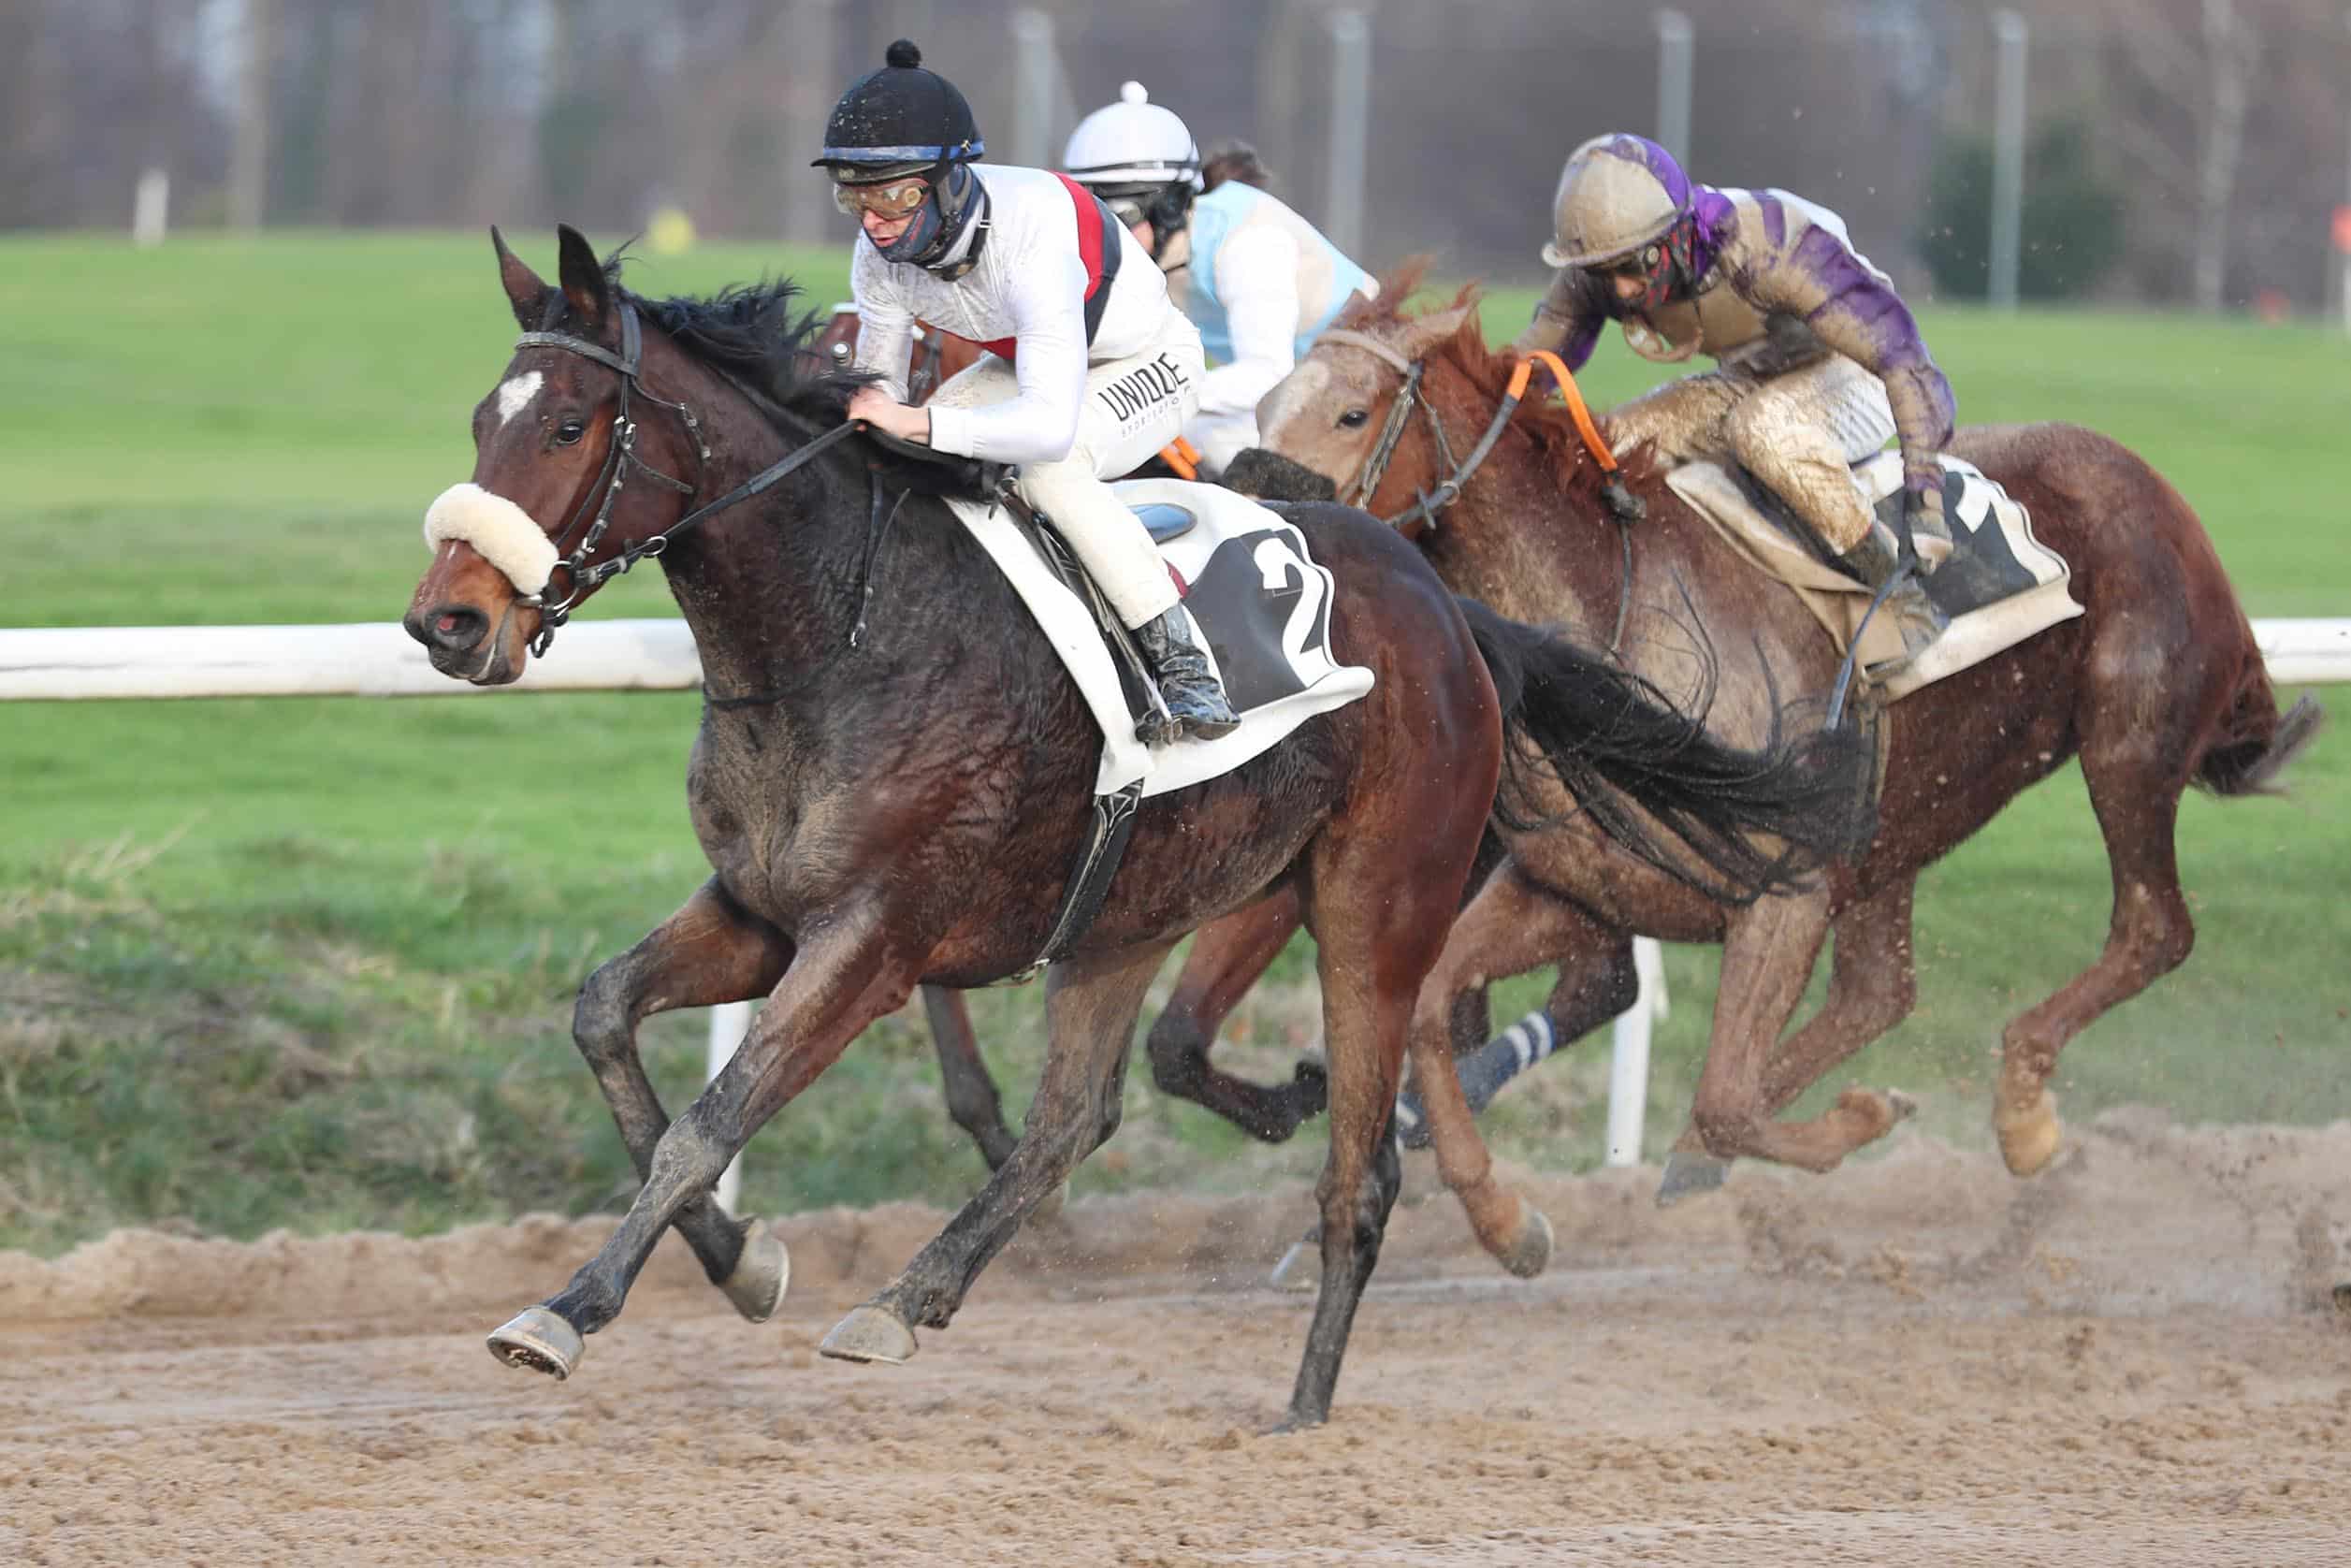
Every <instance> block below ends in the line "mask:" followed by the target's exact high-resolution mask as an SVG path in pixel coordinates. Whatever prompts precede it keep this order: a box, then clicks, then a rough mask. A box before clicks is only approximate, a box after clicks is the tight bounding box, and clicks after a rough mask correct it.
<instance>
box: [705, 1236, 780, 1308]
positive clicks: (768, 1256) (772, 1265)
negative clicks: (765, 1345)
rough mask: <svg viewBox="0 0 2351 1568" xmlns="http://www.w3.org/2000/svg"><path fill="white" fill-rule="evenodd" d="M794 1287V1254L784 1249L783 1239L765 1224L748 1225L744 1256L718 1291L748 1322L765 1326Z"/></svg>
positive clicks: (744, 1237)
mask: <svg viewBox="0 0 2351 1568" xmlns="http://www.w3.org/2000/svg"><path fill="white" fill-rule="evenodd" d="M718 1288H719V1289H721V1290H723V1291H725V1292H726V1293H727V1299H728V1300H730V1301H733V1303H734V1310H735V1311H736V1312H739V1313H741V1314H743V1315H744V1317H745V1318H746V1319H747V1321H749V1322H752V1323H764V1322H766V1321H767V1320H768V1319H769V1318H771V1317H773V1316H775V1315H776V1308H777V1307H779V1306H782V1305H783V1304H784V1292H785V1291H786V1290H787V1289H789V1288H791V1253H790V1252H789V1251H787V1250H786V1249H785V1247H784V1242H783V1238H781V1237H779V1236H777V1235H776V1233H775V1232H774V1231H772V1230H770V1229H768V1228H767V1226H766V1224H765V1223H764V1222H763V1221H761V1220H756V1219H755V1220H751V1221H749V1222H747V1225H746V1226H745V1228H744V1231H743V1253H742V1256H739V1257H737V1258H736V1259H735V1260H734V1272H733V1273H732V1274H729V1275H728V1276H727V1283H726V1284H724V1285H720V1286H719V1287H718Z"/></svg>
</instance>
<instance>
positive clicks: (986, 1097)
mask: <svg viewBox="0 0 2351 1568" xmlns="http://www.w3.org/2000/svg"><path fill="white" fill-rule="evenodd" d="M922 1011H923V1014H924V1016H926V1017H927V1018H929V1020H930V1021H931V1043H932V1045H933V1046H934V1047H935V1048H936V1050H937V1052H938V1072H939V1078H940V1080H941V1082H943V1083H944V1085H945V1087H946V1090H947V1113H948V1114H949V1115H950V1116H952V1117H953V1118H954V1119H955V1125H957V1126H959V1127H961V1128H963V1129H964V1130H965V1132H967V1133H969V1134H971V1140H972V1141H973V1142H974V1143H977V1144H979V1145H980V1158H981V1159H984V1160H986V1161H987V1162H988V1169H990V1170H994V1169H996V1168H997V1167H998V1166H1000V1165H1002V1164H1003V1163H1004V1162H1005V1159H1006V1157H1007V1156H1008V1155H1009V1154H1011V1153H1012V1129H1011V1128H1009V1127H1008V1126H1006V1125H1004V1098H1003V1096H1000V1095H998V1094H997V1093H996V1081H995V1080H994V1078H992V1077H990V1076H989V1073H988V1064H987V1062H986V1060H985V1059H984V1058H982V1057H981V1056H980V1037H979V1036H978V1035H977V1034H975V1033H974V1032H973V1031H972V1027H971V1009H970V1008H968V1007H966V1006H965V1003H964V994H963V993H962V992H960V991H955V990H952V989H951V988H949V987H947V986H944V985H926V986H924V987H923V988H922Z"/></svg>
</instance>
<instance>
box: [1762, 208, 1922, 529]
mask: <svg viewBox="0 0 2351 1568" xmlns="http://www.w3.org/2000/svg"><path fill="white" fill-rule="evenodd" d="M1747 292H1748V295H1749V300H1750V301H1751V302H1752V303H1754V304H1756V305H1759V306H1763V307H1764V308H1765V309H1769V310H1782V311H1787V312H1790V313H1792V314H1794V315H1797V316H1801V317H1802V318H1803V319H1804V322H1805V325H1806V326H1807V327H1811V328H1812V331H1813V333H1814V335H1815V336H1817V337H1818V338H1819V339H1820V340H1821V342H1823V343H1825V344H1826V345H1828V347H1830V348H1831V349H1834V350H1835V351H1836V352H1837V353H1838V354H1841V355H1844V356H1846V357H1847V358H1849V359H1852V360H1855V361H1857V362H1859V363H1860V364H1861V365H1862V367H1863V368H1864V369H1865V370H1868V371H1870V373H1871V374H1873V375H1875V376H1877V377H1878V379H1879V380H1880V381H1882V382H1884V383H1885V386H1886V400H1887V402H1889V403H1890V404H1892V405H1893V408H1894V431H1895V434H1896V435H1897V436H1898V437H1899V438H1900V440H1901V443H1902V473H1903V482H1904V484H1905V485H1906V486H1909V487H1911V488H1914V489H1915V488H1933V487H1935V486H1938V485H1940V484H1941V482H1942V480H1941V470H1940V469H1939V468H1938V467H1937V463H1936V461H1935V459H1936V456H1937V454H1938V453H1939V452H1940V451H1941V450H1942V448H1943V446H1944V444H1945V443H1948V442H1949V441H1950V440H1951V432H1952V419H1953V417H1954V415H1955V414H1956V412H1957V411H1956V408H1955V406H1954V404H1953V401H1952V392H1951V383H1950V382H1948V381H1946V380H1945V379H1943V372H1942V371H1941V370H1939V369H1937V366H1936V364H1935V360H1934V358H1933V356H1930V355H1929V354H1928V353H1927V352H1926V344H1925V342H1924V341H1923V340H1922V339H1921V338H1920V337H1919V327H1918V323H1917V321H1916V320H1914V319H1913V318H1912V317H1911V315H1910V311H1909V307H1908V306H1907V305H1905V304H1903V303H1902V299H1901V297H1900V296H1899V295H1897V294H1895V293H1894V286H1893V285H1892V284H1891V283H1887V282H1886V280H1885V279H1884V278H1883V277H1882V276H1880V275H1879V273H1878V272H1877V271H1876V270H1875V269H1872V268H1871V267H1870V266H1869V265H1868V263H1866V262H1865V261H1863V260H1862V259H1861V258H1860V257H1859V256H1856V255H1855V254H1853V253H1852V252H1851V251H1850V250H1849V249H1848V248H1847V247H1846V246H1845V245H1844V244H1842V243H1840V242H1839V241H1838V240H1837V238H1836V234H1835V233H1834V232H1832V231H1830V230H1828V229H1825V228H1821V227H1820V226H1818V225H1814V226H1812V227H1808V228H1807V229H1806V230H1805V232H1804V234H1803V235H1802V236H1801V237H1800V238H1799V239H1798V240H1796V243H1795V245H1794V247H1793V249H1792V250H1790V251H1785V252H1782V253H1781V254H1780V255H1779V257H1778V263H1777V265H1775V266H1772V267H1769V268H1767V269H1759V271H1758V273H1757V274H1756V275H1754V276H1753V278H1752V279H1751V281H1750V287H1749V290H1748V291H1747Z"/></svg>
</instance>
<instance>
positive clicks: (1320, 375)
mask: <svg viewBox="0 0 2351 1568" xmlns="http://www.w3.org/2000/svg"><path fill="white" fill-rule="evenodd" d="M1329 383H1330V367H1329V366H1328V365H1326V364H1324V363H1323V362H1322V361H1321V360H1319V359H1306V360H1301V361H1300V362H1299V367H1298V369H1296V370H1292V371H1291V372H1290V373H1289V374H1288V375H1287V376H1286V377H1284V379H1283V381H1282V382H1281V383H1280V385H1276V386H1275V387H1274V389H1273V390H1272V391H1270V392H1269V393H1267V394H1266V395H1265V399H1264V400H1263V401H1261V402H1259V403H1258V404H1257V444H1258V445H1260V446H1267V447H1270V446H1271V445H1272V444H1273V443H1274V438H1275V436H1277V435H1278V434H1279V433H1280V432H1281V428H1282V427H1283V426H1284V424H1286V423H1287V422H1288V421H1289V419H1290V418H1291V416H1292V415H1294V414H1297V413H1298V412H1299V411H1300V410H1303V409H1310V408H1313V406H1314V405H1315V403H1316V402H1318V401H1319V400H1320V399H1321V398H1322V394H1323V389H1324V388H1325V387H1326V386H1328V385H1329Z"/></svg>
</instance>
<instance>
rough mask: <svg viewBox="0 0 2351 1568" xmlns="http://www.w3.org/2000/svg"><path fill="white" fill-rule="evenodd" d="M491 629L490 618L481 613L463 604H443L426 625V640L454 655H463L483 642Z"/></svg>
mask: <svg viewBox="0 0 2351 1568" xmlns="http://www.w3.org/2000/svg"><path fill="white" fill-rule="evenodd" d="M488 629H489V617H487V616H486V615H484V614H483V613H482V612H481V611H479V610H475V609H469V608H468V607H467V606H465V605H463V604H443V605H442V606H441V607H440V608H439V609H436V610H434V611H433V612H432V613H431V614H430V615H429V616H428V617H426V623H425V640H426V641H428V642H429V643H431V644H432V645H433V646H435V647H441V648H447V649H448V650H449V651H450V652H452V653H463V652H464V651H466V650H467V649H468V648H470V647H472V646H473V645H474V644H476V643H478V642H480V641H481V640H482V633H483V632H486V631H487V630H488Z"/></svg>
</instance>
